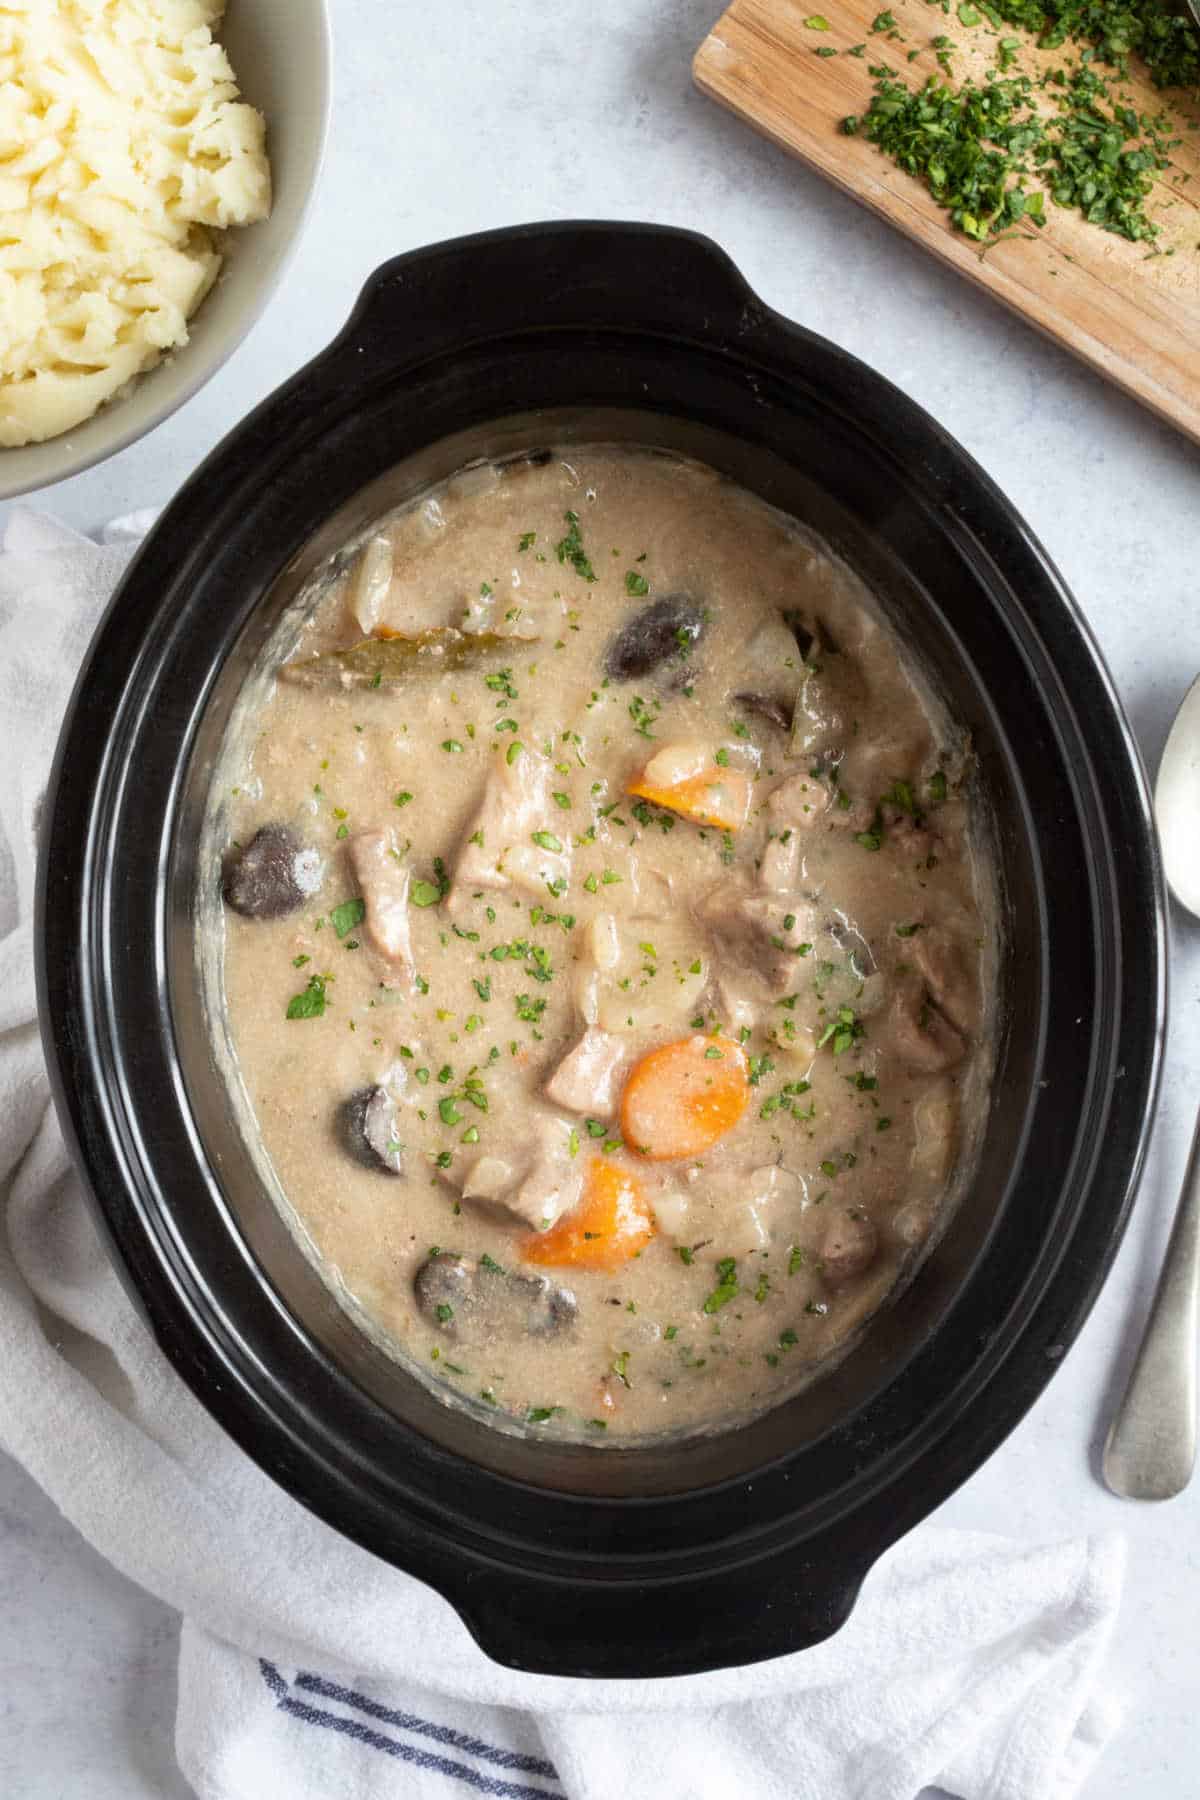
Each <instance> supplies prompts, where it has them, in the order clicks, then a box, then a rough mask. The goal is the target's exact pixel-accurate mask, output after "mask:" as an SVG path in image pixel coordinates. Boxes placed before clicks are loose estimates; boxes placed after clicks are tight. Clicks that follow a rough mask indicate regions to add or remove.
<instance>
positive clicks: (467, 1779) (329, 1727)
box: [258, 1657, 558, 1800]
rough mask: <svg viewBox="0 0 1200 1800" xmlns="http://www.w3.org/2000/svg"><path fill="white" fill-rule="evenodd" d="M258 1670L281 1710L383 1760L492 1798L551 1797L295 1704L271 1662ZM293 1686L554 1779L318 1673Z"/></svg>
mask: <svg viewBox="0 0 1200 1800" xmlns="http://www.w3.org/2000/svg"><path fill="white" fill-rule="evenodd" d="M258 1666H259V1669H260V1671H261V1673H262V1678H263V1680H264V1681H265V1682H266V1684H267V1686H268V1687H269V1688H270V1690H271V1692H272V1693H273V1694H274V1695H275V1699H276V1703H277V1705H278V1706H279V1709H280V1711H281V1712H286V1713H289V1714H291V1716H292V1717H293V1718H296V1719H300V1720H302V1721H303V1723H304V1724H306V1725H319V1726H322V1727H323V1728H324V1729H325V1730H326V1731H340V1732H342V1733H343V1735H344V1736H346V1737H351V1738H354V1739H355V1741H356V1742H358V1743H360V1744H364V1745H366V1746H367V1747H368V1748H370V1749H372V1750H381V1751H383V1752H384V1754H385V1755H387V1756H394V1757H397V1758H398V1759H399V1760H400V1761H402V1762H407V1763H412V1764H414V1765H415V1766H416V1767H417V1768H420V1769H430V1770H432V1771H434V1772H436V1773H437V1774H439V1775H447V1776H449V1777H450V1778H451V1780H454V1781H461V1782H464V1783H465V1784H466V1785H467V1786H468V1787H472V1788H474V1789H475V1791H476V1792H477V1793H480V1794H490V1795H494V1796H496V1800H553V1797H552V1796H551V1795H550V1794H548V1793H547V1791H546V1789H545V1788H542V1787H536V1788H535V1787H526V1786H525V1785H523V1784H521V1783H518V1782H512V1781H500V1780H498V1779H497V1778H496V1777H495V1776H493V1775H487V1774H483V1773H481V1772H480V1771H479V1770H478V1769H472V1768H468V1766H467V1764H466V1763H459V1762H452V1761H450V1759H449V1758H448V1757H444V1756H438V1755H436V1754H435V1753H434V1752H433V1751H431V1750H425V1749H422V1748H420V1747H418V1746H416V1745H413V1744H405V1743H402V1742H401V1741H400V1740H399V1739H398V1738H392V1737H385V1736H384V1734H383V1733H382V1732H379V1731H373V1730H372V1729H371V1728H370V1727H369V1726H367V1725H364V1724H363V1723H362V1721H361V1720H359V1719H344V1718H342V1717H341V1716H340V1715H339V1714H337V1713H332V1712H325V1711H323V1710H321V1709H319V1708H317V1707H315V1706H310V1705H309V1704H308V1703H307V1702H306V1701H303V1700H298V1699H297V1698H296V1697H295V1695H294V1694H292V1693H291V1692H290V1691H289V1688H288V1684H287V1682H286V1681H285V1680H284V1678H283V1676H282V1675H281V1674H280V1673H279V1670H278V1669H277V1668H276V1667H275V1665H274V1663H270V1662H267V1660H266V1659H265V1658H264V1657H260V1658H259V1664H258ZM296 1685H297V1687H300V1686H303V1687H304V1688H306V1689H307V1690H308V1691H309V1692H313V1693H317V1694H320V1695H322V1696H323V1697H324V1698H326V1699H330V1700H337V1701H338V1702H340V1703H341V1704H342V1705H346V1706H354V1707H356V1708H358V1710H360V1711H362V1712H366V1713H368V1714H369V1715H370V1716H371V1717H372V1718H377V1719H379V1720H381V1721H382V1722H386V1723H388V1724H392V1725H396V1726H399V1727H400V1728H401V1729H403V1730H408V1731H413V1732H418V1733H420V1734H422V1735H424V1736H427V1737H432V1738H434V1739H436V1740H437V1741H438V1742H439V1743H444V1744H448V1745H452V1746H453V1747H454V1748H455V1749H460V1750H464V1751H466V1752H467V1753H468V1754H470V1755H474V1756H478V1757H479V1758H480V1759H481V1760H487V1761H490V1762H494V1763H497V1764H499V1765H500V1766H501V1767H505V1768H512V1769H520V1770H521V1771H522V1772H523V1773H527V1774H534V1775H545V1776H547V1777H548V1778H549V1779H550V1780H552V1781H557V1779H558V1777H557V1775H556V1773H555V1770H554V1768H553V1765H552V1764H550V1763H548V1762H542V1761H540V1760H539V1759H538V1758H536V1757H529V1756H519V1755H518V1754H517V1753H515V1752H513V1751H508V1750H500V1749H497V1748H495V1747H494V1746H492V1745H490V1744H485V1743H483V1742H482V1741H481V1740H479V1739H476V1738H469V1737H467V1736H466V1735H465V1734H464V1733H462V1732H457V1731H452V1730H451V1729H450V1728H449V1727H448V1726H444V1725H435V1724H433V1723H431V1722H430V1721H429V1720H426V1719H419V1718H416V1717H415V1716H413V1715H411V1714H408V1713H399V1712H391V1711H389V1710H388V1709H387V1708H386V1707H382V1706H379V1705H378V1704H377V1703H376V1702H375V1701H373V1700H370V1699H368V1697H367V1696H366V1695H365V1694H358V1693H355V1692H354V1690H353V1689H351V1688H342V1687H338V1686H337V1685H336V1683H334V1682H331V1681H325V1680H324V1679H323V1678H322V1677H321V1676H319V1675H312V1674H301V1675H298V1676H297V1678H296Z"/></svg>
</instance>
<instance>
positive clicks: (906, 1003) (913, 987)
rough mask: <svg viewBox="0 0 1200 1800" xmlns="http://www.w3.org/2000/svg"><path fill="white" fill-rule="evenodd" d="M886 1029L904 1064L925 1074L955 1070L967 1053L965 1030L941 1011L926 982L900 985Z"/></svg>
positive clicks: (906, 982)
mask: <svg viewBox="0 0 1200 1800" xmlns="http://www.w3.org/2000/svg"><path fill="white" fill-rule="evenodd" d="M884 1030H885V1033H886V1039H887V1042H888V1043H890V1046H891V1048H892V1050H893V1051H894V1052H895V1054H896V1055H897V1057H898V1058H899V1060H900V1061H901V1062H902V1063H903V1065H904V1067H905V1068H906V1069H912V1070H913V1071H915V1072H917V1073H920V1074H923V1075H939V1074H940V1073H941V1072H942V1070H943V1069H952V1068H953V1067H954V1066H955V1064H956V1063H960V1062H961V1061H962V1059H963V1057H964V1056H965V1055H966V1053H967V1045H966V1039H965V1038H964V1037H963V1034H962V1032H961V1031H959V1030H958V1029H957V1028H956V1027H955V1026H954V1025H952V1024H951V1023H950V1020H949V1019H948V1018H946V1016H945V1014H944V1013H941V1012H939V1010H938V1008H937V1006H936V1004H935V1003H934V1001H933V1000H932V999H931V998H930V995H929V993H928V991H927V989H926V987H925V984H924V982H923V981H905V982H903V983H902V985H901V986H900V987H899V988H897V990H896V992H895V993H894V994H893V996H892V1004H891V1007H890V1009H889V1011H888V1016H887V1021H886V1024H885V1027H884Z"/></svg>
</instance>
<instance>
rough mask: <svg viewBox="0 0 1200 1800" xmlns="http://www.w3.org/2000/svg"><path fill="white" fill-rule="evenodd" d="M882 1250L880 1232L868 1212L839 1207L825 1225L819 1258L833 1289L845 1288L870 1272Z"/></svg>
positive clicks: (817, 1250) (827, 1280) (817, 1245)
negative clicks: (880, 1248) (879, 1251)
mask: <svg viewBox="0 0 1200 1800" xmlns="http://www.w3.org/2000/svg"><path fill="white" fill-rule="evenodd" d="M878 1249H879V1233H878V1232H877V1231H876V1229H875V1227H874V1225H873V1224H872V1223H871V1220H870V1219H869V1218H868V1217H867V1215H866V1213H864V1212H858V1211H856V1210H848V1209H845V1208H842V1207H837V1208H835V1209H834V1210H833V1211H832V1212H831V1213H829V1214H828V1215H827V1217H826V1218H825V1219H824V1221H823V1223H822V1230H821V1235H820V1237H819V1238H818V1239H817V1242H816V1245H815V1255H816V1258H817V1261H818V1263H819V1264H820V1268H821V1277H822V1280H824V1281H825V1283H826V1284H827V1286H829V1287H831V1288H839V1287H845V1285H846V1284H847V1282H850V1281H854V1280H856V1279H857V1277H858V1276H859V1275H861V1274H863V1273H864V1271H865V1270H867V1269H869V1268H870V1266H871V1264H872V1263H873V1262H874V1260H875V1256H876V1253H877V1251H878Z"/></svg>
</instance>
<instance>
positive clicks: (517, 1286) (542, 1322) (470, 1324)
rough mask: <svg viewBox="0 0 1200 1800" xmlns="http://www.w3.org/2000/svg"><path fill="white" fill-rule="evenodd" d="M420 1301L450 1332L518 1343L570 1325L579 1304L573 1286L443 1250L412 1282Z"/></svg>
mask: <svg viewBox="0 0 1200 1800" xmlns="http://www.w3.org/2000/svg"><path fill="white" fill-rule="evenodd" d="M413 1291H414V1293H415V1295H416V1300H417V1305H418V1306H419V1307H420V1309H421V1311H422V1312H423V1313H424V1314H425V1317H426V1318H427V1319H428V1320H429V1322H430V1324H431V1325H436V1326H437V1328H438V1330H439V1331H441V1332H443V1333H444V1334H445V1336H446V1337H449V1338H454V1339H455V1340H456V1341H458V1342H461V1343H468V1344H481V1345H483V1344H489V1343H495V1342H496V1341H500V1342H503V1343H519V1342H520V1341H521V1340H522V1339H523V1338H531V1337H532V1338H548V1337H557V1336H560V1335H561V1334H563V1333H565V1332H567V1331H569V1330H570V1327H571V1326H572V1324H573V1323H574V1321H575V1315H576V1313H577V1311H578V1306H577V1303H576V1300H575V1296H574V1294H573V1293H572V1292H571V1290H570V1288H565V1287H561V1286H559V1284H558V1283H557V1282H554V1281H552V1280H551V1279H550V1278H549V1276H546V1275H527V1274H523V1273H518V1272H517V1271H516V1270H514V1269H507V1268H505V1267H504V1266H503V1265H502V1264H500V1263H498V1262H496V1260H495V1258H494V1257H490V1256H484V1257H480V1258H478V1259H476V1258H475V1257H469V1256H459V1255H456V1254H455V1253H454V1252H452V1251H448V1250H440V1251H438V1252H437V1253H436V1255H434V1256H431V1257H430V1258H429V1259H428V1261H426V1262H423V1263H422V1264H421V1267H420V1268H419V1269H418V1270H417V1273H416V1277H415V1279H414V1281H413Z"/></svg>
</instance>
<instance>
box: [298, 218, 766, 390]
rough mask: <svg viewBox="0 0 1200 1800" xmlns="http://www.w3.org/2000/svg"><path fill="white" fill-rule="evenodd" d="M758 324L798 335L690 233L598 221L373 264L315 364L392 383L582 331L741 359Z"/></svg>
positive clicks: (512, 232) (714, 249)
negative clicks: (410, 373) (332, 362)
mask: <svg viewBox="0 0 1200 1800" xmlns="http://www.w3.org/2000/svg"><path fill="white" fill-rule="evenodd" d="M531 294H536V296H537V304H536V323H534V320H533V319H531V317H530V306H529V299H528V297H529V296H530V295H531ZM768 321H770V325H771V329H772V330H773V331H775V332H777V331H778V330H779V329H780V328H781V327H782V328H784V329H785V330H787V331H788V332H793V333H794V332H797V329H798V328H797V327H796V326H794V325H792V324H791V323H790V321H786V320H784V319H782V318H781V317H780V316H779V315H778V314H776V313H773V312H771V310H770V309H769V308H768V307H765V306H764V305H763V304H762V302H761V301H760V300H759V299H758V298H757V296H756V295H755V294H754V292H753V291H752V289H751V288H749V287H748V286H747V285H746V283H745V281H744V280H743V279H742V276H741V275H740V274H739V273H738V270H737V268H736V267H735V265H734V264H733V263H732V262H731V261H730V259H729V257H728V256H726V254H725V252H724V251H723V250H721V249H720V248H719V247H718V246H717V245H716V244H714V243H713V242H712V240H711V239H710V238H706V237H702V236H701V235H700V234H699V233H698V232H694V231H680V230H677V229H675V228H673V227H669V226H662V225H637V224H624V223H617V222H614V223H607V222H604V221H598V220H597V221H583V222H564V223H561V224H554V225H529V226H514V227H510V228H508V229H506V230H502V231H487V232H481V233H479V234H478V235H477V236H475V237H468V238H458V239H456V240H454V241H452V242H449V243H444V244H435V245H433V246H432V247H431V248H429V249H423V250H416V251H413V252H411V253H410V254H408V255H404V256H397V257H393V258H392V260H391V261H390V262H386V263H383V264H382V265H381V266H380V267H379V268H378V269H376V270H375V272H374V274H373V275H371V276H370V277H369V278H368V280H367V282H366V284H365V285H364V287H363V289H362V292H361V294H360V295H359V299H358V303H357V305H356V306H355V308H354V311H353V313H352V314H351V316H350V319H349V321H348V322H347V324H346V326H345V328H344V330H343V331H342V333H341V334H340V336H339V337H338V338H337V339H336V340H335V341H334V343H333V344H332V345H331V346H330V348H329V350H328V351H327V352H326V353H325V355H324V356H322V357H321V358H320V359H319V361H320V362H321V363H324V362H325V361H326V359H327V358H335V359H337V360H339V361H340V360H342V359H344V358H347V357H348V358H351V359H352V361H353V377H354V380H355V382H356V384H357V383H358V382H360V381H361V379H362V377H363V376H364V375H368V376H369V375H370V373H371V372H372V370H373V369H374V368H377V369H378V370H379V372H380V373H381V374H388V375H392V374H394V373H395V372H396V371H397V370H398V369H400V368H404V367H411V366H412V365H413V364H414V363H419V362H425V361H427V360H429V359H430V358H434V357H437V356H439V355H442V354H453V355H454V356H455V357H461V356H462V354H463V351H464V348H466V347H467V346H468V345H469V344H472V343H479V342H484V341H486V340H488V339H494V338H497V337H507V336H511V335H512V334H513V333H519V332H521V331H522V330H524V329H529V330H536V331H537V333H538V335H539V336H543V337H544V336H545V334H546V333H547V331H551V332H552V331H554V330H555V329H556V328H564V329H566V328H569V329H570V330H571V331H573V332H575V333H578V331H579V330H580V328H581V327H582V328H584V329H586V328H587V327H589V326H591V327H592V328H594V329H595V330H596V331H597V332H603V333H604V335H605V336H608V337H611V335H612V334H613V333H619V332H621V331H622V330H623V329H628V330H630V331H636V332H637V333H638V334H639V335H640V336H642V337H644V336H645V335H646V334H647V333H654V332H656V331H661V332H662V334H663V336H664V337H666V338H670V339H671V340H673V341H675V342H680V341H688V340H693V341H704V342H707V343H710V344H713V345H714V346H719V347H721V348H726V349H730V350H735V349H737V348H740V347H743V346H744V347H745V348H746V349H747V350H749V348H750V345H751V341H752V340H760V339H761V337H762V334H763V327H764V326H765V325H766V324H767V322H768ZM756 348H758V349H759V350H761V348H762V345H761V342H757V343H756Z"/></svg>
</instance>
